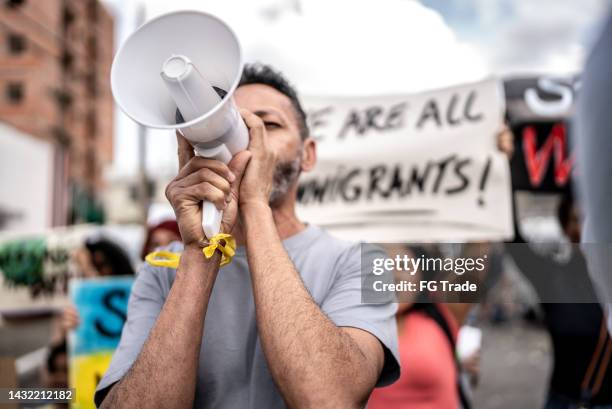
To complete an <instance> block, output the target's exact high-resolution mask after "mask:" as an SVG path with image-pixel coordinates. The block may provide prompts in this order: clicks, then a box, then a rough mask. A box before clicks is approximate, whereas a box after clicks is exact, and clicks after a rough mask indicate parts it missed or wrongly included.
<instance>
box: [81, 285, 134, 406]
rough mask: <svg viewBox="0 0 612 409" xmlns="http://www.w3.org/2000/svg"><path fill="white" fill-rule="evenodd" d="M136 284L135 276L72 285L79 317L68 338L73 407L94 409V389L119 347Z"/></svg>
mask: <svg viewBox="0 0 612 409" xmlns="http://www.w3.org/2000/svg"><path fill="white" fill-rule="evenodd" d="M133 281H134V278H133V277H112V278H100V279H92V280H75V281H72V282H71V283H70V297H71V300H72V302H73V304H74V305H75V307H76V309H77V311H78V312H79V317H80V323H79V326H78V327H77V328H76V329H75V330H74V331H73V332H72V333H71V334H70V338H69V354H70V364H69V365H70V387H71V388H75V393H76V399H75V401H74V403H73V404H72V407H73V408H78V409H89V408H95V405H94V400H93V397H94V393H95V389H96V386H97V385H98V382H99V381H100V379H101V378H102V376H103V375H104V373H105V372H106V369H107V368H108V366H109V364H110V360H111V358H112V356H113V352H114V350H115V348H116V347H117V345H118V344H119V339H120V338H121V331H122V329H123V324H124V323H125V320H126V317H127V303H128V298H129V296H130V291H131V288H132V283H133Z"/></svg>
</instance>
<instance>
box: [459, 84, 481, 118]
mask: <svg viewBox="0 0 612 409" xmlns="http://www.w3.org/2000/svg"><path fill="white" fill-rule="evenodd" d="M476 97H477V95H476V91H472V92H470V95H468V98H467V102H466V103H465V111H464V113H465V115H464V116H465V119H467V120H468V121H471V122H478V121H481V120H482V118H483V117H484V115H483V114H482V112H481V113H474V112H473V109H474V101H475V100H476Z"/></svg>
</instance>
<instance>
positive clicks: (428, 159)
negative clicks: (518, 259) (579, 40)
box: [298, 79, 512, 242]
mask: <svg viewBox="0 0 612 409" xmlns="http://www.w3.org/2000/svg"><path fill="white" fill-rule="evenodd" d="M305 102H306V108H307V111H308V113H309V123H310V126H311V135H312V136H313V137H315V138H316V139H317V141H318V145H317V152H318V160H317V165H316V167H315V169H314V171H312V172H309V173H305V174H303V175H302V176H301V180H300V187H299V192H298V201H299V206H298V213H299V216H300V217H301V218H302V219H303V220H306V221H308V222H310V223H314V224H317V225H320V226H322V227H324V228H326V229H327V230H328V231H330V232H331V233H332V234H334V235H336V236H339V237H343V238H347V239H351V240H368V241H378V242H385V241H419V242H424V241H446V242H448V241H460V240H499V239H504V238H509V237H511V236H512V208H511V187H510V171H509V166H508V159H507V157H506V156H505V155H504V154H503V153H501V152H500V151H499V150H498V148H497V133H498V132H499V129H500V126H501V124H502V122H503V112H504V98H503V90H502V87H501V85H500V83H499V81H497V80H496V79H488V80H484V81H482V82H478V83H474V84H468V85H462V86H457V87H452V88H447V89H442V90H436V91H431V92H424V93H420V94H414V95H395V96H380V97H362V98H355V97H344V98H308V99H306V100H305Z"/></svg>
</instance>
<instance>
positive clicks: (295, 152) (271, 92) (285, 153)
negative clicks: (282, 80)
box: [234, 84, 302, 206]
mask: <svg viewBox="0 0 612 409" xmlns="http://www.w3.org/2000/svg"><path fill="white" fill-rule="evenodd" d="M234 98H235V101H236V105H237V106H238V108H245V109H248V110H249V111H251V112H253V113H254V114H255V115H257V116H259V117H260V118H261V119H262V121H263V123H264V125H265V127H266V131H267V133H268V141H269V144H270V145H269V146H270V148H271V149H273V150H274V152H275V153H276V155H277V157H278V162H277V163H276V170H275V172H274V186H273V189H272V193H271V195H270V205H272V206H274V205H276V204H278V203H279V202H280V201H282V199H283V198H284V197H285V196H286V194H287V192H289V190H290V189H291V188H292V187H293V186H294V185H295V183H296V182H297V179H298V176H299V173H300V166H301V157H302V139H301V137H300V130H299V125H298V120H297V113H296V112H295V110H294V109H293V106H292V105H291V100H290V99H289V98H288V97H287V96H286V95H284V94H282V93H280V92H279V91H277V90H275V89H274V88H272V87H270V86H268V85H263V84H249V85H243V86H241V87H239V88H238V89H237V90H236V92H235V93H234Z"/></svg>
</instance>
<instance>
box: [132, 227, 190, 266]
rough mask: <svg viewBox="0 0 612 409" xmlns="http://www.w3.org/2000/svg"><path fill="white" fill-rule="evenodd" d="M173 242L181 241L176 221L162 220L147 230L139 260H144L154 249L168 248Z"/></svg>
mask: <svg viewBox="0 0 612 409" xmlns="http://www.w3.org/2000/svg"><path fill="white" fill-rule="evenodd" d="M173 241H181V232H180V230H179V227H178V223H177V222H176V220H164V221H162V222H160V223H158V224H156V225H154V226H150V227H149V228H148V229H147V234H146V236H145V241H144V244H143V246H142V252H141V253H140V258H141V259H142V260H144V259H145V257H146V256H147V254H149V253H151V252H152V251H153V250H155V249H156V248H158V247H165V246H168V245H169V244H170V243H172V242H173Z"/></svg>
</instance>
